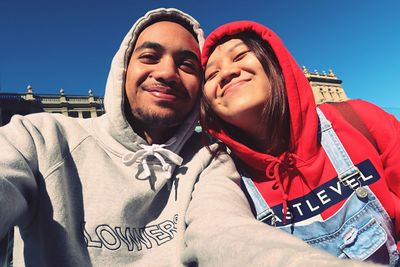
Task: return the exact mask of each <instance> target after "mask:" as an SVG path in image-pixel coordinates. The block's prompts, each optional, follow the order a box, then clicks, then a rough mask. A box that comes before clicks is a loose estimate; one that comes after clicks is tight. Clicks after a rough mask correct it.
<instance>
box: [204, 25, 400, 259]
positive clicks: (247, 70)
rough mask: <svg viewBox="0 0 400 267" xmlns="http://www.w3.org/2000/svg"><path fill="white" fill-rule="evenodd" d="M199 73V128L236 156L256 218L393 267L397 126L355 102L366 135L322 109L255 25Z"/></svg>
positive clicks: (228, 29) (235, 29) (208, 48)
mask: <svg viewBox="0 0 400 267" xmlns="http://www.w3.org/2000/svg"><path fill="white" fill-rule="evenodd" d="M202 64H203V67H204V70H205V84H204V96H203V99H202V104H201V123H202V127H203V129H204V130H205V131H207V132H208V133H210V134H211V135H212V136H214V137H215V138H217V139H219V140H221V141H222V142H224V143H225V144H226V145H227V146H228V147H229V149H230V150H231V151H232V153H233V155H234V157H235V158H236V161H237V167H238V169H240V172H241V174H242V178H243V179H242V180H243V190H244V191H245V192H246V193H247V195H248V198H249V200H250V202H251V203H252V205H253V212H254V215H255V217H256V218H257V219H258V220H261V221H263V222H265V223H267V224H270V225H274V226H276V227H279V228H281V229H282V230H284V231H286V232H289V233H291V234H293V235H295V236H297V237H299V238H301V239H303V240H304V241H306V242H307V243H309V244H311V245H313V246H315V247H318V248H321V249H324V250H327V251H328V252H330V253H331V254H334V255H336V256H338V257H341V258H352V259H358V260H372V261H375V262H379V263H384V264H390V265H392V266H394V265H396V264H397V262H398V259H399V253H398V249H397V246H399V243H398V236H399V232H400V208H399V207H400V124H399V122H398V120H396V119H395V118H394V117H393V116H391V115H389V114H387V113H386V112H384V111H383V110H381V109H380V108H378V107H376V106H374V105H372V104H370V103H367V102H364V101H360V100H352V101H348V104H349V105H350V109H351V110H354V114H353V117H357V118H358V119H359V121H360V122H361V121H362V122H361V124H362V125H363V126H364V125H365V128H366V129H367V132H368V133H363V132H362V131H360V128H359V127H354V126H353V124H352V123H349V122H348V120H347V119H346V118H345V117H344V116H343V115H341V113H340V110H339V109H338V108H337V107H335V106H334V105H333V104H323V105H320V106H319V107H318V108H317V107H316V105H315V102H314V97H313V93H312V90H311V87H310V85H309V83H308V81H307V79H306V77H305V76H304V74H303V72H302V70H301V69H300V68H299V67H298V65H297V63H296V62H295V60H294V59H293V57H292V56H291V55H290V53H289V52H288V51H287V50H286V48H285V46H284V45H283V44H282V42H281V41H280V40H279V38H278V37H277V36H276V35H275V34H274V33H273V32H272V31H271V30H269V29H268V28H266V27H264V26H263V25H260V24H258V23H255V22H249V21H239V22H233V23H228V24H226V25H223V26H221V27H219V28H218V29H216V30H215V31H213V32H212V33H211V34H210V35H209V36H208V37H207V40H206V42H205V44H204V48H203V56H202ZM359 124H360V123H359ZM368 135H370V136H372V137H373V139H374V141H372V142H376V147H374V145H373V144H372V143H371V142H369V140H368V137H369V136H368Z"/></svg>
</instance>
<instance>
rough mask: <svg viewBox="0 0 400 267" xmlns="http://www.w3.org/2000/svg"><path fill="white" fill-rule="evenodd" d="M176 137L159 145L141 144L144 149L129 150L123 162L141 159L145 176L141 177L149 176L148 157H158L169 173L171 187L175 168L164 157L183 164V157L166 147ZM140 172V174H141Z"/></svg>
mask: <svg viewBox="0 0 400 267" xmlns="http://www.w3.org/2000/svg"><path fill="white" fill-rule="evenodd" d="M176 140H177V139H176V138H175V137H174V138H171V140H169V141H168V142H167V143H165V144H162V145H159V144H153V145H150V146H149V145H140V147H141V148H142V149H140V150H138V151H136V152H135V153H134V152H127V153H126V154H125V155H123V157H122V162H123V163H124V164H125V165H126V166H129V165H131V164H132V163H134V162H136V161H137V160H141V164H142V166H143V172H142V173H144V175H145V176H142V177H141V178H142V179H144V178H147V177H150V176H151V172H150V168H149V165H148V164H147V158H148V157H149V156H154V157H156V158H157V159H158V160H159V161H160V162H161V166H162V170H163V171H164V173H166V174H167V179H168V189H169V190H170V189H171V181H170V178H171V176H172V172H173V168H172V166H171V164H169V163H167V162H166V161H165V159H164V157H165V158H167V159H169V160H170V161H172V162H173V163H174V164H175V165H181V164H182V161H183V159H182V158H181V157H180V156H179V155H177V154H175V153H174V152H172V151H171V150H168V149H166V148H165V147H167V146H170V145H172V144H173V143H175V142H176ZM142 173H140V174H139V175H141V174H142Z"/></svg>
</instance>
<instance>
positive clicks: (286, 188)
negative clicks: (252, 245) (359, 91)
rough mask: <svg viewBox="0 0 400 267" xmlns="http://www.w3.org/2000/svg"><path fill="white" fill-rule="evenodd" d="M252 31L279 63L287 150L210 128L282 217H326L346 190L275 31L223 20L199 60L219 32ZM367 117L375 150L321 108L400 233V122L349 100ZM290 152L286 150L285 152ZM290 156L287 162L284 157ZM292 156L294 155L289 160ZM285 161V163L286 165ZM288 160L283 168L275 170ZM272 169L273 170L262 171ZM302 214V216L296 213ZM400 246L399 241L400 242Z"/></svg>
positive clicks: (299, 75)
mask: <svg viewBox="0 0 400 267" xmlns="http://www.w3.org/2000/svg"><path fill="white" fill-rule="evenodd" d="M243 31H252V32H254V33H256V34H258V35H259V36H260V37H261V38H262V39H263V40H265V41H266V42H268V43H269V44H270V45H271V47H272V49H273V51H274V52H275V54H276V57H277V59H278V61H279V64H280V66H281V68H282V72H283V76H284V79H285V86H286V89H287V96H288V102H289V107H290V126H291V151H288V152H287V153H284V154H283V155H282V156H280V157H279V158H275V157H273V156H271V155H267V154H263V153H259V152H256V151H254V150H252V149H250V148H249V147H247V146H245V145H243V144H241V143H239V142H237V141H235V140H234V139H232V138H231V137H229V136H228V135H227V134H225V133H224V132H223V131H220V132H217V131H215V130H213V129H209V130H208V131H209V132H210V133H211V134H212V135H213V136H215V137H216V138H218V139H220V140H221V141H223V142H224V143H225V144H227V145H228V147H229V148H230V149H231V150H232V151H233V153H234V154H235V155H236V156H237V157H238V158H239V159H240V160H241V161H242V162H243V164H244V166H245V169H246V171H247V172H248V174H249V176H250V177H251V178H252V180H253V181H254V183H255V185H256V187H257V188H258V190H259V191H260V192H261V194H262V196H263V197H264V199H265V200H266V202H267V203H268V205H269V206H270V207H271V208H273V209H274V210H280V214H279V212H278V213H276V215H277V216H278V218H279V217H280V219H281V220H282V224H283V221H284V220H283V212H282V210H285V209H286V205H288V206H287V207H288V209H289V210H290V211H291V212H294V213H297V215H298V216H297V218H300V220H298V221H296V223H298V222H302V223H303V224H304V223H305V221H306V220H307V219H310V218H312V217H314V218H315V216H316V214H317V217H318V216H320V218H321V219H322V220H326V219H327V218H329V217H330V216H331V215H333V214H334V213H335V212H336V211H337V210H338V209H340V207H341V206H342V205H343V204H344V202H345V200H346V198H347V197H348V194H347V195H346V194H345V193H343V192H342V190H343V189H341V188H340V186H339V184H338V183H337V182H338V180H337V174H336V172H335V169H334V168H333V166H332V164H331V162H330V160H329V159H328V157H327V155H326V153H325V150H324V149H323V148H322V146H321V144H320V143H319V141H318V138H317V134H318V132H317V131H318V116H317V113H316V104H315V101H314V96H313V92H312V89H311V86H310V84H309V82H308V80H307V78H306V77H305V75H304V74H303V72H302V70H301V69H300V67H299V66H298V65H297V63H296V61H295V60H294V59H293V57H292V55H291V54H290V53H289V51H288V50H287V49H286V48H285V46H284V45H283V43H282V42H281V40H280V39H279V37H278V36H277V35H276V34H275V33H273V32H272V31H271V30H270V29H268V28H266V27H265V26H263V25H261V24H258V23H255V22H250V21H238V22H233V23H229V24H226V25H223V26H221V27H219V28H217V29H216V30H215V31H213V32H212V33H211V34H210V35H209V36H208V37H207V40H206V42H205V44H204V48H203V55H202V65H203V67H204V66H205V65H206V63H207V60H208V57H209V53H210V50H211V49H213V47H214V45H215V43H216V42H217V41H218V40H220V39H221V38H222V37H223V36H227V35H235V34H238V33H240V32H243ZM349 103H350V104H351V106H352V107H353V109H354V110H355V111H356V112H357V114H358V115H359V117H360V118H361V119H362V121H363V122H364V123H365V125H366V127H367V128H368V130H369V132H370V133H371V135H372V137H373V138H374V139H375V140H376V143H377V146H378V150H379V151H377V149H376V148H375V147H374V146H373V145H372V144H371V143H370V142H369V141H368V140H367V138H366V137H365V136H364V135H363V134H362V133H360V132H359V131H358V130H357V129H355V128H354V127H353V126H352V125H350V124H349V123H348V122H347V121H346V120H345V119H344V118H343V117H342V116H341V115H340V113H339V112H338V111H337V110H336V108H334V107H332V106H331V105H329V104H323V105H320V109H321V110H322V111H323V112H324V114H325V116H326V117H327V118H328V120H330V122H331V123H332V126H333V128H334V130H335V132H336V134H337V135H338V137H339V139H340V140H341V142H342V144H343V146H344V147H345V149H346V150H347V153H348V154H349V156H350V158H351V160H352V161H353V163H354V164H355V165H357V166H358V167H359V168H360V169H361V171H362V172H364V175H365V174H366V173H367V174H373V177H374V178H373V179H370V180H368V181H366V184H368V185H369V187H370V189H371V190H372V191H373V192H374V193H375V195H376V196H377V197H378V199H379V200H380V202H381V203H382V205H383V207H384V208H385V209H386V211H387V213H388V214H389V216H390V217H391V218H392V219H393V221H394V224H395V231H396V236H400V124H399V121H398V120H397V119H396V118H395V117H394V116H392V115H390V114H388V113H386V112H385V111H383V110H382V109H380V108H379V107H377V106H375V105H373V104H370V103H368V102H365V101H361V100H351V101H349ZM289 155H290V156H289ZM288 158H290V159H292V162H290V164H288V162H287V160H286V159H288ZM293 159H294V161H293ZM285 164H286V165H285ZM277 165H281V166H280V167H279V168H281V169H282V168H285V166H288V165H291V168H290V169H287V170H286V171H284V172H273V170H274V169H276V166H277ZM266 173H273V175H266ZM300 215H301V216H300ZM398 247H399V242H398Z"/></svg>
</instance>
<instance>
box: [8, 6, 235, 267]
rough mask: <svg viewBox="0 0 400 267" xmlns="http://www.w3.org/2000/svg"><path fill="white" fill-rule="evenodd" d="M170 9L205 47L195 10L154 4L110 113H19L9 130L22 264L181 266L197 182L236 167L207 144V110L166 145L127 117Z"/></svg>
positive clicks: (125, 50) (11, 199)
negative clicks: (149, 30) (147, 47)
mask: <svg viewBox="0 0 400 267" xmlns="http://www.w3.org/2000/svg"><path fill="white" fill-rule="evenodd" d="M160 16H161V17H165V16H168V17H173V18H178V19H180V20H183V21H186V23H187V24H190V25H191V27H192V28H193V32H194V33H195V34H196V35H197V40H198V42H199V43H200V45H202V42H203V32H202V30H201V29H200V27H199V24H198V23H197V21H195V20H194V19H193V18H192V17H190V16H188V15H186V14H184V13H183V12H181V11H179V10H176V9H157V10H153V11H150V12H148V13H147V14H146V15H145V16H144V17H142V18H140V19H139V20H138V21H137V22H136V23H135V24H134V25H133V27H132V29H131V30H130V31H129V32H128V34H127V35H126V37H125V38H124V40H123V42H122V44H121V47H120V49H119V50H118V52H117V54H116V55H115V57H114V59H113V61H112V66H111V70H110V74H109V77H108V81H107V87H106V96H105V109H106V114H105V115H103V116H101V117H99V118H93V119H76V118H68V117H65V116H63V115H57V114H46V113H42V114H32V115H28V116H14V117H13V118H12V121H11V122H10V123H9V124H8V125H6V126H4V127H2V128H0V147H1V154H0V239H2V238H3V237H4V236H5V235H6V233H7V231H8V229H10V227H13V226H17V228H16V229H17V230H16V234H15V246H14V266H23V265H26V266H132V265H133V264H135V265H138V266H177V265H180V254H181V251H182V250H183V247H184V242H183V232H184V230H185V223H184V214H185V212H186V209H187V206H188V203H189V200H190V198H191V193H192V191H193V186H194V184H195V182H196V181H197V179H198V178H199V175H200V173H201V172H202V171H203V170H204V169H205V168H209V169H212V168H214V167H215V168H216V169H221V173H225V172H226V170H224V168H225V166H223V165H221V164H220V163H217V162H216V161H214V162H215V164H214V163H211V160H212V159H211V156H210V154H209V153H208V151H207V150H206V149H200V148H201V145H200V142H199V138H198V136H197V135H196V134H194V131H193V130H194V127H195V125H196V121H197V109H195V110H194V111H193V112H192V114H190V115H189V116H188V117H187V119H186V120H185V121H184V123H183V124H182V125H181V126H180V128H179V129H178V130H177V132H176V133H175V135H174V136H173V137H172V138H171V139H170V140H168V141H167V142H166V144H163V145H153V146H149V145H148V144H147V143H146V141H145V140H144V139H142V138H141V137H140V136H138V135H137V134H136V133H135V132H134V131H133V130H132V128H131V126H130V125H129V123H128V122H127V120H126V118H125V115H124V81H125V76H124V75H125V71H126V69H127V62H128V59H129V54H130V53H131V50H132V47H133V45H134V43H135V41H136V39H137V37H138V34H139V33H140V31H141V30H143V29H144V28H145V27H147V25H149V23H151V22H152V21H154V20H157V19H158V18H159V17H160ZM199 149H200V150H199ZM231 167H232V166H231Z"/></svg>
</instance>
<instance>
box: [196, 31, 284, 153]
mask: <svg viewBox="0 0 400 267" xmlns="http://www.w3.org/2000/svg"><path fill="white" fill-rule="evenodd" d="M233 38H237V39H240V40H242V41H243V43H244V44H246V45H247V47H248V48H249V49H250V50H251V51H252V52H253V53H254V54H255V56H256V57H257V59H258V60H259V61H260V63H261V65H262V66H263V68H264V71H265V73H266V75H267V77H268V79H269V81H270V84H271V94H270V96H269V97H268V98H267V99H265V105H264V108H263V112H262V114H261V123H263V124H264V125H265V127H266V129H267V136H265V140H266V147H267V151H262V152H264V153H267V154H270V155H274V156H278V155H280V154H282V153H283V152H284V151H286V150H288V149H289V145H290V114H289V104H288V100H287V94H286V87H285V80H284V77H283V73H282V69H281V67H280V65H279V62H278V59H277V58H276V55H275V53H274V51H273V50H272V48H271V46H270V45H269V44H268V43H267V42H266V41H264V40H262V39H261V38H260V37H259V36H258V35H257V34H255V33H253V32H242V33H240V34H237V35H233V36H225V37H223V38H221V39H220V40H219V41H218V42H217V43H216V44H215V45H214V47H213V49H212V50H210V53H209V55H211V54H212V53H213V51H214V49H215V48H216V47H217V46H218V45H220V44H222V43H225V42H226V41H228V40H230V39H233ZM200 103H201V104H200V123H201V126H202V128H203V130H205V131H207V130H208V129H214V130H216V131H219V130H223V131H224V132H226V133H227V134H228V135H229V136H231V137H232V138H234V139H235V140H237V141H239V142H241V143H243V144H251V140H249V138H248V136H247V135H246V134H244V133H243V131H241V130H240V129H238V128H237V127H235V126H233V125H231V124H229V123H227V122H225V121H223V120H222V119H220V118H219V117H218V116H217V114H215V112H214V111H213V110H212V108H211V105H210V103H209V101H208V100H207V98H206V97H205V96H204V94H203V95H202V98H201V102H200Z"/></svg>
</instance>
